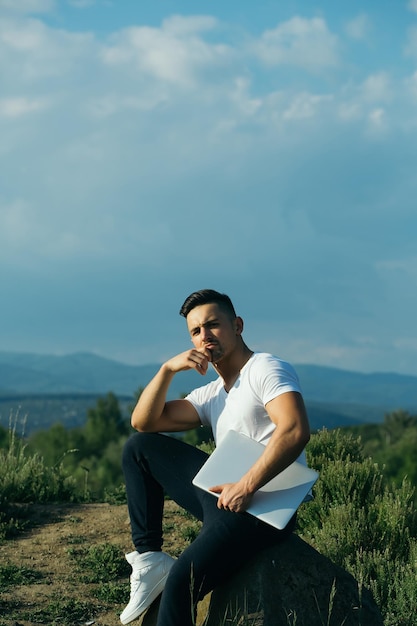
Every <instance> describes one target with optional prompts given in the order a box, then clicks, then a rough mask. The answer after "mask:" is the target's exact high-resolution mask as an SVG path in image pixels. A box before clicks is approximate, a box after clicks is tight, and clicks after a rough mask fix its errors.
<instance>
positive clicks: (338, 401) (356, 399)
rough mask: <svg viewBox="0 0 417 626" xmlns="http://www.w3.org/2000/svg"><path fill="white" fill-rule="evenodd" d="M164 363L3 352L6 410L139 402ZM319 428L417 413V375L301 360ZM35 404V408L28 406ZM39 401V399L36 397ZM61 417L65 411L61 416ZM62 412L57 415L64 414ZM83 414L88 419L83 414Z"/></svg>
mask: <svg viewBox="0 0 417 626" xmlns="http://www.w3.org/2000/svg"><path fill="white" fill-rule="evenodd" d="M159 366H160V364H158V363H155V364H146V365H127V364H124V363H120V362H118V361H114V360H111V359H106V358H103V357H100V356H97V355H95V354H91V353H75V354H69V355H65V356H54V355H39V354H31V353H17V352H0V411H1V408H2V407H3V410H2V411H1V413H2V414H3V418H4V414H5V410H6V408H7V407H9V408H10V406H13V403H15V405H17V404H18V405H19V406H22V403H23V404H24V405H25V410H28V411H29V412H30V406H31V405H30V401H29V398H30V397H31V398H32V399H34V398H36V399H37V405H38V406H39V402H40V398H42V397H43V398H45V401H46V399H49V401H51V399H53V398H55V399H56V401H58V400H59V398H61V399H62V398H64V397H65V398H67V401H68V398H73V399H78V402H79V401H80V399H81V398H83V397H84V398H85V399H86V401H87V399H88V402H90V406H91V403H93V404H94V399H95V398H97V397H99V396H101V395H104V394H106V393H108V392H110V391H111V392H113V393H115V394H116V395H117V396H118V397H121V398H123V399H124V403H125V404H127V403H128V401H129V400H130V401H133V397H134V394H135V393H136V392H137V391H138V390H139V389H140V388H143V387H144V386H145V385H146V384H147V383H148V382H149V380H150V379H151V378H152V376H153V375H154V374H155V373H156V372H157V370H158V368H159ZM295 368H296V370H297V373H298V376H299V378H300V382H301V387H302V389H303V395H304V398H305V401H306V405H307V409H308V412H309V416H310V421H311V422H312V426H313V428H318V427H321V426H326V427H328V428H334V427H336V426H339V425H340V426H343V425H349V424H352V423H356V424H357V423H365V422H378V421H382V419H383V417H384V414H385V413H389V412H391V411H394V410H397V409H404V410H407V411H409V412H410V413H414V414H415V413H417V377H415V376H406V375H401V374H395V373H372V374H364V373H360V372H352V371H349V370H342V369H336V368H332V367H323V366H318V365H305V364H300V365H295ZM215 377H216V373H215V371H214V370H213V369H212V368H210V369H209V371H208V373H207V375H206V376H205V377H201V375H200V374H198V373H197V372H195V371H194V370H191V371H189V372H181V373H180V374H178V375H177V376H175V378H174V379H173V381H172V384H171V387H170V391H169V398H178V397H180V396H181V395H183V394H185V393H187V392H188V391H190V390H191V389H193V388H194V387H196V386H200V385H202V384H205V383H206V382H208V381H210V380H213V379H214V378H215ZM28 403H29V407H28ZM32 404H33V402H32ZM58 417H59V416H58ZM58 417H57V419H58ZM80 419H82V418H80Z"/></svg>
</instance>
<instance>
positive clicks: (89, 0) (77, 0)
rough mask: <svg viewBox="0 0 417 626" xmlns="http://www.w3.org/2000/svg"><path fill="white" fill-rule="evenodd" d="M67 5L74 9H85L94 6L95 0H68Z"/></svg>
mask: <svg viewBox="0 0 417 626" xmlns="http://www.w3.org/2000/svg"><path fill="white" fill-rule="evenodd" d="M68 1H69V4H70V5H71V6H72V7H75V8H76V9H86V8H88V7H92V6H94V5H95V3H96V0H68Z"/></svg>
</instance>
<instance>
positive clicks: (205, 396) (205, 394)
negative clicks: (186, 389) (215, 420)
mask: <svg viewBox="0 0 417 626" xmlns="http://www.w3.org/2000/svg"><path fill="white" fill-rule="evenodd" d="M213 386H214V383H213V382H212V383H209V384H208V385H204V387H198V388H197V389H193V391H191V392H190V393H189V394H188V395H187V396H186V397H185V400H188V402H190V403H191V404H192V405H193V407H194V408H195V410H196V411H197V413H198V417H199V418H200V422H201V423H202V425H203V426H211V420H210V400H211V398H212V389H213Z"/></svg>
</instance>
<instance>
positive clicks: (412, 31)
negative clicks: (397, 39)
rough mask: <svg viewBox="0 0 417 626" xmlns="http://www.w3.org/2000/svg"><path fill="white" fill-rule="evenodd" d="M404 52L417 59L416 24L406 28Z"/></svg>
mask: <svg viewBox="0 0 417 626" xmlns="http://www.w3.org/2000/svg"><path fill="white" fill-rule="evenodd" d="M405 54H406V55H407V56H410V57H413V58H415V59H417V26H412V27H410V28H409V29H408V35H407V43H406V45H405Z"/></svg>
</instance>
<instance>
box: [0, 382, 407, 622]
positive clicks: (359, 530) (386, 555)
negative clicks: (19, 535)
mask: <svg viewBox="0 0 417 626" xmlns="http://www.w3.org/2000/svg"><path fill="white" fill-rule="evenodd" d="M130 432H132V431H131V428H130V426H129V424H128V421H127V420H126V419H124V418H123V416H122V414H121V411H120V408H119V406H118V402H117V399H116V397H115V396H114V395H113V394H108V395H107V396H105V397H104V398H101V399H100V400H99V401H98V402H97V405H96V406H95V407H94V408H92V409H90V410H89V412H88V415H87V421H86V423H85V426H84V427H82V428H76V429H73V430H69V431H67V430H66V429H64V428H63V427H62V426H60V425H59V424H57V425H55V426H53V427H52V428H50V429H49V430H48V431H44V432H39V433H36V434H35V435H32V436H31V437H30V438H29V440H28V441H23V440H21V439H19V438H18V437H17V436H16V435H15V432H14V431H13V429H11V430H10V429H9V431H7V430H5V429H0V538H1V537H2V538H3V540H5V538H6V537H7V536H9V535H10V533H11V532H12V531H15V530H16V529H17V528H18V527H19V523H20V522H19V515H20V512H21V511H22V509H19V508H17V509H16V505H19V504H22V503H23V504H24V503H28V502H31V501H32V502H40V501H41V502H55V501H57V502H58V501H71V500H72V501H74V500H84V501H91V500H92V499H95V500H99V499H105V498H107V499H109V498H110V497H112V498H114V499H117V498H119V499H120V498H123V477H122V474H121V469H120V456H121V449H122V446H123V443H124V441H125V440H126V438H127V437H128V436H129V434H130ZM207 436H208V433H207V432H206V431H204V430H203V429H199V430H198V431H191V432H190V433H187V438H188V440H189V441H190V443H192V444H194V445H196V444H200V443H201V439H202V437H203V438H206V437H207ZM416 439H417V418H416V417H413V416H410V415H409V414H408V413H406V412H404V411H396V412H395V413H392V414H389V415H387V416H386V417H385V420H384V423H383V424H381V425H375V424H372V425H363V426H361V427H355V428H349V429H344V430H340V429H339V430H336V431H327V430H323V431H319V432H317V433H315V434H314V435H313V436H312V439H311V442H310V444H309V446H308V448H307V455H308V459H309V463H310V465H311V466H312V467H314V468H315V469H317V470H318V471H319V472H320V479H319V481H318V482H317V484H316V486H315V490H314V492H315V499H314V501H313V502H311V503H310V504H309V505H308V506H303V507H301V509H300V513H299V526H298V532H299V534H300V535H301V536H302V537H303V539H305V540H306V541H307V542H309V543H310V544H311V545H313V546H314V547H315V548H316V549H318V550H319V551H320V552H321V553H322V554H324V555H326V556H328V557H329V558H331V559H332V560H333V561H334V562H336V563H337V564H339V565H341V566H342V567H343V568H345V569H347V570H348V571H350V572H351V573H352V574H353V575H354V576H355V578H356V579H357V580H358V581H359V583H360V584H361V585H364V586H366V587H368V588H370V589H371V590H372V592H373V594H374V597H375V600H376V601H377V603H378V605H379V607H380V609H381V612H382V614H383V616H384V620H385V624H386V626H411V625H412V624H414V620H415V615H416V614H417V517H416V508H415V490H414V487H413V486H412V485H413V484H414V481H415V479H416V471H417V470H416V464H415V461H414V459H415V445H416V443H417V441H416ZM23 510H24V509H23Z"/></svg>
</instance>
